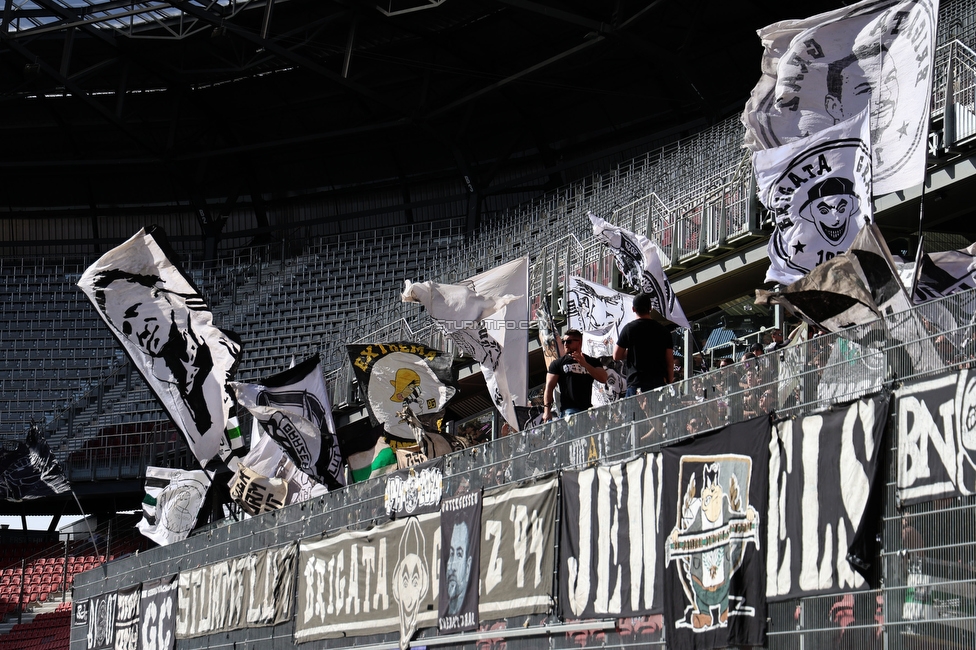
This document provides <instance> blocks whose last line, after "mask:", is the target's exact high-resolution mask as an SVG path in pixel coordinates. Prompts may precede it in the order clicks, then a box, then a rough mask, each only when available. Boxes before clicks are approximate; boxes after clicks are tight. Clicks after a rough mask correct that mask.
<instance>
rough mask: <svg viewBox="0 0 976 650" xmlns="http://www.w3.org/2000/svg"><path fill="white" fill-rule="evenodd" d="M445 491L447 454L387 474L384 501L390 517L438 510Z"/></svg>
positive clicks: (408, 515) (410, 515)
mask: <svg viewBox="0 0 976 650" xmlns="http://www.w3.org/2000/svg"><path fill="white" fill-rule="evenodd" d="M443 493H444V458H443V457H440V458H434V459H433V460H428V461H426V462H423V463H420V464H418V465H414V466H413V467H408V468H407V469H401V470H399V471H396V472H390V473H389V474H387V475H386V490H385V491H384V493H383V503H384V505H385V507H386V514H387V515H389V516H390V517H394V518H396V517H400V516H407V517H413V516H416V515H423V514H427V513H428V512H437V511H438V510H439V509H440V507H441V497H442V496H443Z"/></svg>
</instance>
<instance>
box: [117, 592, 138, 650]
mask: <svg viewBox="0 0 976 650" xmlns="http://www.w3.org/2000/svg"><path fill="white" fill-rule="evenodd" d="M140 604H141V592H140V589H139V585H134V586H132V587H128V588H126V589H119V591H118V594H117V596H116V600H115V644H114V648H115V650H136V649H137V648H138V647H139V617H140Z"/></svg>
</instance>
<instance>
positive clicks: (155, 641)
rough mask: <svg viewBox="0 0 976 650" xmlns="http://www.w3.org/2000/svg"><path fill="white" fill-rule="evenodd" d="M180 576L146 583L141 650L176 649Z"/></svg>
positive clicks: (144, 584)
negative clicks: (177, 601) (177, 598)
mask: <svg viewBox="0 0 976 650" xmlns="http://www.w3.org/2000/svg"><path fill="white" fill-rule="evenodd" d="M177 584H178V583H177V576H175V575H174V576H171V577H169V578H161V579H159V580H153V581H152V582H144V583H142V590H141V592H140V602H139V609H140V612H139V629H140V633H139V649H140V650H173V648H174V647H176V590H177Z"/></svg>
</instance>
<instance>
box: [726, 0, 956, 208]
mask: <svg viewBox="0 0 976 650" xmlns="http://www.w3.org/2000/svg"><path fill="white" fill-rule="evenodd" d="M938 12H939V3H938V0H863V1H862V2H859V3H857V4H853V5H850V6H847V7H841V8H840V9H836V10H834V11H830V12H827V13H823V14H819V15H817V16H812V17H810V18H806V19H801V20H784V21H781V22H778V23H774V24H772V25H769V26H767V27H765V28H763V29H761V30H759V37H760V38H761V39H762V44H763V48H764V49H765V53H764V54H763V59H762V77H761V78H760V80H759V83H758V84H756V87H755V88H754V89H753V91H752V96H751V98H750V99H749V102H748V103H747V104H746V107H745V110H744V111H743V113H742V123H743V124H744V125H745V127H746V137H745V146H746V148H748V149H750V150H752V151H760V150H763V149H771V148H774V147H779V146H781V145H784V144H786V143H788V142H793V141H794V140H798V139H801V138H804V137H807V136H809V135H812V134H814V133H817V132H819V131H822V130H824V129H826V128H828V127H830V126H833V125H835V124H838V123H840V122H843V121H845V120H848V119H850V118H851V117H853V116H854V115H857V114H858V113H860V112H861V111H862V110H864V109H869V112H870V119H871V140H872V143H873V144H872V154H873V155H872V157H873V167H874V192H875V194H884V193H887V192H894V191H896V190H899V189H903V188H906V187H911V186H913V185H917V184H918V183H921V182H922V180H923V178H924V175H925V155H926V143H927V137H928V125H929V103H930V97H931V94H932V91H931V88H932V75H933V57H934V54H935V28H936V22H937V18H938Z"/></svg>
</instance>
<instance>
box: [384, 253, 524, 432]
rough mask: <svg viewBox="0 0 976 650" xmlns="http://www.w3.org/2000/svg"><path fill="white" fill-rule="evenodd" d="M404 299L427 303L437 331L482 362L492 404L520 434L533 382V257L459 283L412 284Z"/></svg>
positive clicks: (482, 370) (409, 283)
mask: <svg viewBox="0 0 976 650" xmlns="http://www.w3.org/2000/svg"><path fill="white" fill-rule="evenodd" d="M402 298H403V301H404V302H416V303H420V304H421V305H423V306H424V307H425V308H426V309H427V312H428V313H429V314H430V317H431V318H432V319H433V320H434V322H435V323H436V324H437V326H438V328H440V329H441V331H443V332H444V333H445V334H446V335H447V336H448V337H450V339H451V340H452V341H454V344H455V345H457V346H458V348H459V349H460V350H461V351H462V352H464V353H465V354H467V355H468V356H470V357H471V358H473V359H474V360H475V361H477V362H478V364H479V365H480V366H481V372H482V374H483V375H484V376H485V384H486V386H487V387H488V394H489V395H490V397H491V400H492V402H493V403H494V404H495V407H496V408H497V409H498V412H499V413H501V415H502V417H503V418H504V419H505V421H506V422H508V424H509V426H511V427H513V428H515V429H516V430H518V426H519V423H518V416H517V415H516V413H515V407H516V406H525V398H526V394H527V393H528V381H529V376H528V366H527V365H526V363H525V355H526V354H528V349H529V322H528V315H529V258H528V257H521V258H519V259H516V260H513V261H511V262H508V263H506V264H502V265H501V266H497V267H495V268H493V269H490V270H488V271H485V272H484V273H479V274H478V275H475V276H473V277H470V278H468V279H467V280H465V281H464V282H463V283H461V284H458V285H452V284H439V283H436V282H420V283H413V282H410V281H409V280H408V281H407V283H406V286H405V288H404V290H403V294H402Z"/></svg>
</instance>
